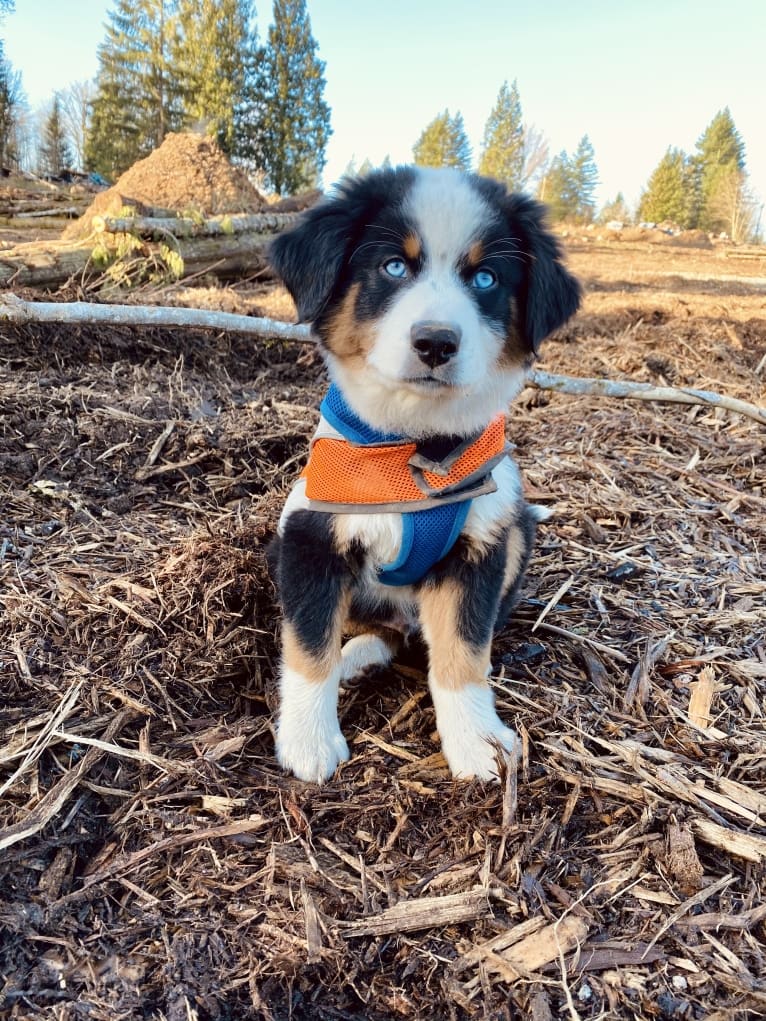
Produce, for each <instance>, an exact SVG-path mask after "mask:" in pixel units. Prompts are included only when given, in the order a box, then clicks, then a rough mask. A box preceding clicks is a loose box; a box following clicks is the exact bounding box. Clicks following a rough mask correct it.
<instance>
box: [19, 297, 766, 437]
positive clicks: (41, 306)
mask: <svg viewBox="0 0 766 1021" xmlns="http://www.w3.org/2000/svg"><path fill="white" fill-rule="evenodd" d="M3 320H5V321H8V322H22V323H24V322H39V323H46V322H47V323H107V324H110V325H124V326H181V327H183V326H185V327H197V328H202V329H208V330H226V331H227V332H229V333H246V334H250V335H252V336H256V337H277V338H279V339H280V340H288V341H296V342H298V343H302V344H307V343H313V341H312V338H311V333H310V331H309V327H308V326H304V325H293V324H291V323H282V322H279V321H278V320H276V319H265V318H257V317H255V316H242V315H232V314H231V313H230V312H207V311H205V310H203V309H196V308H168V307H165V306H162V305H106V304H105V305H99V304H93V303H91V302H82V301H75V302H46V301H23V300H22V299H21V298H17V297H16V296H15V295H6V296H5V297H3V298H2V300H0V322H2V321H3ZM527 383H528V385H529V386H534V387H537V388H538V389H539V390H552V391H554V392H556V393H563V394H569V395H572V396H581V395H588V396H596V397H621V398H628V399H630V400H638V401H668V402H672V403H677V404H702V405H707V406H710V407H715V408H726V409H727V411H734V412H736V413H737V414H739V415H745V416H746V417H747V418H751V419H753V421H755V422H758V423H759V424H760V425H766V408H761V407H758V405H756V404H749V403H748V402H747V401H741V400H739V399H738V398H736V397H727V396H726V395H725V394H719V393H715V392H714V391H712V390H693V389H679V388H677V387H670V386H653V385H652V384H651V383H631V382H627V381H626V380H611V379H587V378H580V377H576V376H558V375H554V374H553V373H550V372H543V371H542V370H541V369H533V370H532V371H531V372H530V373H529V375H528V377H527Z"/></svg>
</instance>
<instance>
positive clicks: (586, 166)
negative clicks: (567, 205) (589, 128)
mask: <svg viewBox="0 0 766 1021" xmlns="http://www.w3.org/2000/svg"><path fill="white" fill-rule="evenodd" d="M570 165H571V169H572V179H573V185H574V193H575V201H574V211H573V216H574V217H575V219H577V220H581V221H583V222H584V223H590V222H592V220H593V217H594V215H595V212H596V203H595V192H596V187H597V185H598V169H597V167H596V159H595V153H594V151H593V146H592V145H591V143H590V139H589V138H588V136H587V135H583V137H582V138H581V139H580V144H579V145H578V146H577V149H576V151H575V154H574V156H573V158H572V160H571V161H570Z"/></svg>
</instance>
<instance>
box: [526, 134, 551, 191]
mask: <svg viewBox="0 0 766 1021" xmlns="http://www.w3.org/2000/svg"><path fill="white" fill-rule="evenodd" d="M549 163H550V149H549V146H548V139H547V138H546V137H545V135H544V134H543V133H542V131H541V130H540V129H539V128H537V127H535V125H534V124H525V125H524V167H523V171H522V180H523V182H524V185H523V187H524V191H526V192H529V193H530V194H534V192H535V191H536V190H537V188H538V186H539V184H540V182H541V180H542V179H543V178H544V177H545V175H546V173H547V171H548V164H549Z"/></svg>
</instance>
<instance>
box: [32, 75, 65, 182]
mask: <svg viewBox="0 0 766 1021" xmlns="http://www.w3.org/2000/svg"><path fill="white" fill-rule="evenodd" d="M39 158H40V173H42V174H49V175H50V176H51V177H57V176H58V175H59V174H60V173H61V171H62V170H64V169H65V168H67V167H70V166H71V165H72V150H71V148H70V145H69V142H68V140H67V137H66V132H65V131H64V121H63V118H62V116H61V98H60V97H59V94H58V93H56V94H55V95H54V97H53V105H52V107H51V112H50V114H49V115H48V119H47V120H46V122H45V130H44V132H43V139H42V144H41V146H40V157H39Z"/></svg>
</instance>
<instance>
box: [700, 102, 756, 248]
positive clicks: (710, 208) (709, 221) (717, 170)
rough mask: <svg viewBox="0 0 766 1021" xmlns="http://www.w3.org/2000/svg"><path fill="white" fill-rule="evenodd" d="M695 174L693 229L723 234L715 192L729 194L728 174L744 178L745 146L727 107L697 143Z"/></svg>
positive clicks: (724, 220)
mask: <svg viewBox="0 0 766 1021" xmlns="http://www.w3.org/2000/svg"><path fill="white" fill-rule="evenodd" d="M692 165H693V168H694V172H695V186H696V195H695V199H696V202H695V216H694V220H695V224H694V225H695V226H697V227H701V228H702V229H703V230H715V231H718V230H726V229H727V227H726V218H725V217H722V216H721V213H720V207H721V201H720V200H719V199H718V192H719V191H721V190H723V191H724V192H730V191H731V181H732V173H733V172H734V173H737V174H744V170H745V143H744V142H743V141H742V138H741V136H740V134H739V132H738V131H737V128H736V126H735V124H734V120H733V118H732V116H731V113H730V111H729V108H728V107H725V108H724V109H723V110H720V111H719V112H718V113H717V114H716V115H715V117H714V118H713V120H712V121H711V122H710V124H708V126H707V128H705V130H704V132H703V133H702V135H701V136H700V137H699V139H698V140H697V152H696V153H695V154H694V156H693V157H692Z"/></svg>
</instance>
